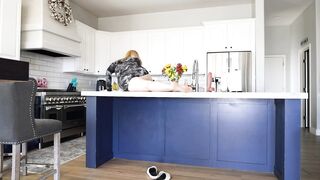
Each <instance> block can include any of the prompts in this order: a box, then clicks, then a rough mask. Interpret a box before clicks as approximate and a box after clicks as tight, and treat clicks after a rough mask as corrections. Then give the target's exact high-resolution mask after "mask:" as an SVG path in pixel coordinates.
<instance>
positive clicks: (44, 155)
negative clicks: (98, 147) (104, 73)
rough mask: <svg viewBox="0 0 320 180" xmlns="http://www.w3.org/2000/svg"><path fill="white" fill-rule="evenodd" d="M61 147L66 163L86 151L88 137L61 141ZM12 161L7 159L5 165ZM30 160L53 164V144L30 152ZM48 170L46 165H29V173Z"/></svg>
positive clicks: (62, 156) (62, 161)
mask: <svg viewBox="0 0 320 180" xmlns="http://www.w3.org/2000/svg"><path fill="white" fill-rule="evenodd" d="M60 148H61V149H60V157H61V164H65V163H67V162H69V161H71V160H74V159H76V158H78V157H80V156H82V155H84V154H85V153H86V138H85V137H80V138H77V139H73V140H70V141H67V142H63V143H61V147H60ZM10 161H11V159H8V160H6V161H5V162H4V166H8V165H9V164H10ZM28 162H29V163H39V164H53V146H51V147H47V148H43V149H37V150H34V151H31V152H28ZM46 170H47V169H46V168H45V167H38V166H32V167H28V173H29V172H30V173H41V172H43V171H46Z"/></svg>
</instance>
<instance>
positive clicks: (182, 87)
mask: <svg viewBox="0 0 320 180" xmlns="http://www.w3.org/2000/svg"><path fill="white" fill-rule="evenodd" d="M180 91H181V92H192V88H191V87H190V86H188V85H183V86H180Z"/></svg>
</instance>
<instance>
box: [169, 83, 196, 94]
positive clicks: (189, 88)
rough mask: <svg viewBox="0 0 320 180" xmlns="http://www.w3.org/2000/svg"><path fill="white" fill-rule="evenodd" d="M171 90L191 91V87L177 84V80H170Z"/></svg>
mask: <svg viewBox="0 0 320 180" xmlns="http://www.w3.org/2000/svg"><path fill="white" fill-rule="evenodd" d="M171 85H172V89H173V92H191V91H192V88H191V87H190V86H188V85H179V84H178V83H177V82H172V84H171Z"/></svg>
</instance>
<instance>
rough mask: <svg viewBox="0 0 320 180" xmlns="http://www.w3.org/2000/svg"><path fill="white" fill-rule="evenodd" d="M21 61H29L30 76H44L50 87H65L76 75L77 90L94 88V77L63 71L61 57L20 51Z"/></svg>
mask: <svg viewBox="0 0 320 180" xmlns="http://www.w3.org/2000/svg"><path fill="white" fill-rule="evenodd" d="M21 61H26V62H29V69H30V72H29V75H30V77H34V78H36V79H38V78H46V79H47V80H48V88H50V89H67V87H68V85H69V82H70V81H71V79H72V78H74V77H76V78H77V79H78V82H79V84H78V88H77V90H95V85H96V78H95V77H92V76H91V77H90V76H82V75H74V74H66V73H63V72H62V62H63V60H62V59H61V58H53V57H49V56H45V55H40V54H35V53H30V52H25V51H22V52H21Z"/></svg>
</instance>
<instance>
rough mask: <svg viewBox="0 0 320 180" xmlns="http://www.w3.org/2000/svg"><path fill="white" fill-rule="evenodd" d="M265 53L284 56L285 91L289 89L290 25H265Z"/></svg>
mask: <svg viewBox="0 0 320 180" xmlns="http://www.w3.org/2000/svg"><path fill="white" fill-rule="evenodd" d="M265 37H266V38H265V54H266V56H268V55H285V56H286V67H287V68H286V79H287V81H286V91H290V81H291V74H290V54H291V52H290V45H291V44H290V43H291V41H290V38H291V36H290V26H266V27H265Z"/></svg>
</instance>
